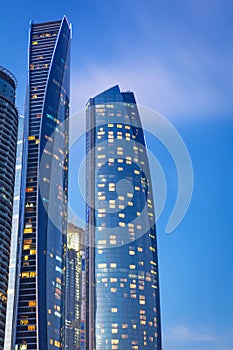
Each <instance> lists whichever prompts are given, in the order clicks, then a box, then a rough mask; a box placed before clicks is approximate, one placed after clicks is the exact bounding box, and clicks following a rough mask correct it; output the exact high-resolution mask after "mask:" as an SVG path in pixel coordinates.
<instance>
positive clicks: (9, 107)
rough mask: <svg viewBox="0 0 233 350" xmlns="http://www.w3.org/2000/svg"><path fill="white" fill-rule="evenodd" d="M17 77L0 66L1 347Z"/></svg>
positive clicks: (2, 342) (10, 213)
mask: <svg viewBox="0 0 233 350" xmlns="http://www.w3.org/2000/svg"><path fill="white" fill-rule="evenodd" d="M15 90H16V79H15V77H14V76H13V75H12V74H11V73H10V72H9V71H8V70H6V69H5V68H3V67H1V66H0V168H1V172H0V349H1V350H2V349H3V344H4V333H5V322H6V306H7V289H8V273H9V261H10V245H11V229H12V213H13V196H14V178H15V162H16V149H17V128H18V112H17V109H16V107H15Z"/></svg>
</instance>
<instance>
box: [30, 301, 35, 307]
mask: <svg viewBox="0 0 233 350" xmlns="http://www.w3.org/2000/svg"><path fill="white" fill-rule="evenodd" d="M28 306H31V307H33V306H36V301H35V300H31V301H29V302H28Z"/></svg>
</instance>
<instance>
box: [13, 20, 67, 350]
mask: <svg viewBox="0 0 233 350" xmlns="http://www.w3.org/2000/svg"><path fill="white" fill-rule="evenodd" d="M70 33H71V31H70V25H69V23H68V21H67V19H66V18H65V17H64V18H63V19H62V20H61V21H54V22H46V23H38V24H37V23H32V24H31V28H30V33H29V59H28V66H29V68H28V91H27V99H26V113H25V114H26V118H27V121H28V139H27V155H26V158H27V162H26V167H25V170H24V171H25V179H26V181H25V188H24V193H25V195H24V196H22V198H21V204H20V205H21V208H22V223H23V224H22V230H21V231H20V232H19V237H20V249H19V254H18V258H19V281H18V283H17V284H18V291H17V301H16V310H17V312H16V330H15V334H14V344H15V349H21V350H23V349H28V350H29V349H33V350H45V349H51V350H52V349H57V348H62V347H64V325H65V313H64V304H65V303H64V294H65V293H64V288H65V287H64V285H65V255H64V252H65V249H66V227H67V191H68V189H67V183H68V181H67V171H68V166H67V165H68V164H67V155H68V122H67V120H68V116H69V80H70V71H69V69H70Z"/></svg>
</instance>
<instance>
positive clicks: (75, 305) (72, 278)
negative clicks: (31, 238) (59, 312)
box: [65, 223, 84, 350]
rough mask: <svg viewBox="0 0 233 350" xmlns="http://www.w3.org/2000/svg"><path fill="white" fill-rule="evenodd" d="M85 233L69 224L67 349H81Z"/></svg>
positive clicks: (67, 253)
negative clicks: (83, 241) (83, 244)
mask: <svg viewBox="0 0 233 350" xmlns="http://www.w3.org/2000/svg"><path fill="white" fill-rule="evenodd" d="M83 234H84V231H83V230H82V229H81V228H79V227H77V226H76V225H74V224H72V223H68V231H67V252H66V331H65V334H66V336H65V348H66V349H67V350H77V349H80V328H81V303H82V293H81V291H82V286H81V282H82V279H81V277H82V249H83V248H82V239H83Z"/></svg>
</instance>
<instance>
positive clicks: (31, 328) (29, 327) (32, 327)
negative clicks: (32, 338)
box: [28, 325, 36, 331]
mask: <svg viewBox="0 0 233 350" xmlns="http://www.w3.org/2000/svg"><path fill="white" fill-rule="evenodd" d="M35 329H36V326H34V325H30V326H28V330H29V331H34V330H35Z"/></svg>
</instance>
